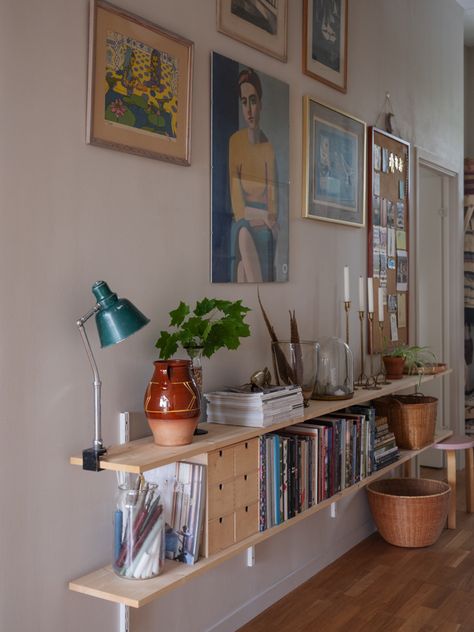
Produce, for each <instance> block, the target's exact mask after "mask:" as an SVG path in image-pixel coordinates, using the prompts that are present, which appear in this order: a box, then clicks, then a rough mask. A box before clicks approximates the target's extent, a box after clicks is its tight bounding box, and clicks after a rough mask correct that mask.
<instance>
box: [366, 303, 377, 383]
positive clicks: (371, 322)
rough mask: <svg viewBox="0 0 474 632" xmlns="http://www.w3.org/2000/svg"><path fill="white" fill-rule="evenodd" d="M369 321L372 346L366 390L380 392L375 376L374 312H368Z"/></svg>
mask: <svg viewBox="0 0 474 632" xmlns="http://www.w3.org/2000/svg"><path fill="white" fill-rule="evenodd" d="M368 319H369V345H370V376H369V377H368V378H367V382H366V384H365V387H364V388H366V389H371V390H374V391H379V390H380V386H377V379H376V376H375V375H374V312H368Z"/></svg>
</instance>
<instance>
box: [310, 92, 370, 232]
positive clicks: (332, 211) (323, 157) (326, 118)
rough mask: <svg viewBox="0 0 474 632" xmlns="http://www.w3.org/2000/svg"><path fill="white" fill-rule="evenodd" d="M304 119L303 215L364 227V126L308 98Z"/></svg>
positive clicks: (354, 119) (346, 115)
mask: <svg viewBox="0 0 474 632" xmlns="http://www.w3.org/2000/svg"><path fill="white" fill-rule="evenodd" d="M303 119H304V123H303V216H304V217H309V218H311V219H319V220H325V221H329V222H338V223H340V224H348V225H351V226H358V227H361V226H364V223H365V199H366V198H365V156H366V125H365V123H364V122H363V121H360V120H359V119H356V118H354V117H353V116H350V115H349V114H345V113H344V112H340V111H339V110H336V109H334V108H331V107H329V106H327V105H323V104H322V103H319V102H318V101H316V100H315V99H313V98H312V97H309V96H306V97H304V98H303Z"/></svg>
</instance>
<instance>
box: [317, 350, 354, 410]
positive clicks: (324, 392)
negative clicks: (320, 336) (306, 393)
mask: <svg viewBox="0 0 474 632" xmlns="http://www.w3.org/2000/svg"><path fill="white" fill-rule="evenodd" d="M353 395H354V359H353V357H352V351H351V350H350V349H349V346H348V345H347V344H346V343H345V342H344V340H341V339H340V338H328V339H327V340H324V341H323V342H321V343H320V350H319V360H318V372H317V377H316V384H315V387H314V390H313V397H312V399H328V400H333V399H350V398H351V397H352V396H353Z"/></svg>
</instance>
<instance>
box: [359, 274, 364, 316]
mask: <svg viewBox="0 0 474 632" xmlns="http://www.w3.org/2000/svg"><path fill="white" fill-rule="evenodd" d="M364 311H365V296H364V277H359V312H364Z"/></svg>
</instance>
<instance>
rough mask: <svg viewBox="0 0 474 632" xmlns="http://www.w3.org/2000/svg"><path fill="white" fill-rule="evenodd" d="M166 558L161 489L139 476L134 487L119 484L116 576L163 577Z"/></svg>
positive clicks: (115, 516) (115, 534)
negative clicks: (160, 575)
mask: <svg viewBox="0 0 474 632" xmlns="http://www.w3.org/2000/svg"><path fill="white" fill-rule="evenodd" d="M164 557H165V522H164V516H163V505H162V504H161V502H160V494H159V492H158V486H157V485H154V484H150V483H144V481H143V479H142V478H141V477H140V478H139V479H138V481H137V484H136V486H135V487H134V488H132V487H130V486H129V485H120V486H119V488H118V493H117V503H116V509H115V514H114V563H113V569H114V571H115V573H116V574H117V575H119V576H120V577H124V578H126V579H149V578H151V577H156V576H157V575H159V574H160V572H161V570H162V568H163V563H164Z"/></svg>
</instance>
